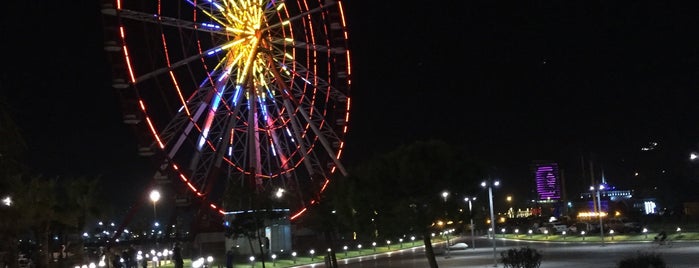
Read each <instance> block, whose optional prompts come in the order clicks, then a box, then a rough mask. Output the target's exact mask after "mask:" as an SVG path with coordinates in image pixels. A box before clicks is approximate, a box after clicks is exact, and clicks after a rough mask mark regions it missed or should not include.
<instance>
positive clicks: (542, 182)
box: [534, 163, 561, 201]
mask: <svg viewBox="0 0 699 268" xmlns="http://www.w3.org/2000/svg"><path fill="white" fill-rule="evenodd" d="M534 178H535V180H536V193H537V196H538V198H539V200H540V201H549V200H550V201H558V200H559V199H561V179H560V174H559V172H558V164H556V163H535V164H534Z"/></svg>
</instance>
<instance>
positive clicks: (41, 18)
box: [0, 0, 699, 198]
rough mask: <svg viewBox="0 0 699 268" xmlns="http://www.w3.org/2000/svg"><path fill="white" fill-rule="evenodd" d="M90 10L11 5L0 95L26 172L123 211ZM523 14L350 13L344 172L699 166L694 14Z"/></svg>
mask: <svg viewBox="0 0 699 268" xmlns="http://www.w3.org/2000/svg"><path fill="white" fill-rule="evenodd" d="M95 2H98V1H87V0H81V1H77V2H75V3H74V4H65V3H63V2H60V1H59V2H56V1H39V0H31V1H24V2H22V3H21V6H20V4H19V3H13V4H10V5H17V6H16V7H14V9H13V10H17V11H19V10H32V12H31V13H30V14H31V16H28V15H29V14H28V13H24V12H6V13H5V15H4V16H3V18H2V25H0V26H1V27H2V36H3V39H4V40H5V41H4V42H3V44H2V47H3V48H4V49H3V51H5V52H6V54H5V67H4V68H3V71H2V76H1V77H0V79H1V80H0V82H1V84H0V86H2V93H1V94H2V95H3V97H4V98H6V99H7V100H8V103H9V106H8V107H6V108H8V110H9V111H10V113H11V114H13V115H14V117H15V120H16V121H17V123H18V125H19V126H20V127H21V128H22V129H23V134H24V136H25V138H26V139H27V143H28V146H29V149H30V151H29V152H30V158H31V160H30V164H31V166H33V167H34V169H36V170H38V171H40V172H42V173H44V174H45V175H49V176H70V175H95V174H104V176H105V179H106V180H107V181H108V182H109V185H116V184H117V182H121V181H125V182H130V183H133V185H134V188H133V189H124V190H123V192H121V191H113V192H115V193H116V196H117V197H115V198H118V197H119V196H129V195H133V192H134V191H135V189H140V187H144V186H145V184H146V183H147V181H148V180H149V178H148V176H149V175H150V174H149V171H147V169H146V167H148V166H149V164H150V163H149V162H148V161H147V160H145V159H143V158H140V157H138V156H137V155H136V146H135V138H134V137H133V133H132V132H131V131H130V129H129V128H128V127H127V126H126V125H124V124H121V111H120V106H119V105H118V101H119V100H118V98H117V96H116V95H115V93H114V91H113V89H112V88H111V87H110V86H109V84H110V75H111V74H110V73H109V68H108V66H107V65H106V55H105V53H104V51H103V50H102V42H103V38H102V33H101V31H102V28H101V27H102V26H101V23H102V20H101V17H100V16H101V14H100V11H99V4H98V3H95ZM520 2H521V3H514V4H513V3H507V4H505V3H493V1H440V2H439V3H433V2H430V1H419V2H410V1H407V2H406V1H399V2H395V1H359V0H350V1H347V3H346V4H347V7H348V11H347V14H348V24H349V27H350V39H351V44H352V53H353V59H352V60H353V64H352V65H353V67H354V68H353V71H354V72H353V75H354V77H353V88H352V97H353V104H354V106H353V107H352V111H353V113H352V114H351V120H350V134H349V136H348V137H347V154H346V158H345V161H346V163H348V165H352V164H354V163H358V162H359V161H361V159H363V158H364V157H365V156H366V154H367V152H369V153H372V150H369V149H371V148H373V149H374V150H373V151H376V152H381V151H386V150H390V149H392V148H395V147H396V146H398V145H401V144H407V143H410V142H411V141H414V140H423V139H428V138H437V139H442V140H445V141H448V142H450V143H453V144H455V146H458V147H459V148H463V149H464V150H466V151H468V152H469V153H471V154H473V155H475V156H478V157H481V158H483V159H487V160H488V161H491V162H492V163H494V165H496V166H498V167H499V169H500V170H501V171H502V173H503V176H506V177H509V178H503V180H508V179H509V180H510V181H512V183H511V184H512V185H518V186H519V185H529V184H530V183H531V179H532V178H530V177H528V176H529V173H528V172H529V170H528V169H527V165H528V164H529V163H530V162H531V161H532V160H537V159H545V160H552V161H557V162H559V163H561V165H562V167H563V168H565V169H567V170H571V173H572V174H568V175H567V176H568V177H575V176H578V175H577V173H576V172H579V171H578V169H579V165H580V157H581V156H583V155H584V156H589V155H590V153H593V154H594V156H595V159H598V160H599V161H600V163H599V165H600V166H605V168H608V169H609V170H610V171H609V173H612V174H614V171H611V170H613V169H614V168H613V167H614V166H615V165H624V167H623V168H619V171H617V174H614V176H612V177H616V179H617V180H619V181H621V180H625V179H627V178H626V177H625V176H629V174H630V173H629V171H630V170H633V168H635V167H634V166H633V165H635V164H631V162H633V161H634V159H640V158H644V157H645V156H643V155H642V153H643V152H642V151H640V148H641V147H642V146H645V145H647V144H648V143H649V142H653V141H655V142H659V144H660V146H659V148H662V149H663V150H662V154H661V153H659V152H650V153H653V154H655V156H652V157H651V159H658V162H654V163H658V167H659V168H664V167H666V166H667V167H671V166H672V167H674V166H675V165H676V166H682V165H685V166H686V164H687V163H686V161H685V160H686V159H685V158H686V155H687V153H688V152H689V151H691V150H695V149H696V150H699V147H698V146H697V135H698V134H699V126H697V122H699V113H698V112H699V111H697V109H696V107H697V100H698V99H697V97H699V93H698V92H699V87H698V83H697V82H698V77H699V76H698V74H699V73H698V72H699V57H698V56H699V38H697V36H698V34H699V19H697V16H696V14H699V10H698V9H697V8H696V6H694V5H691V6H690V5H689V4H680V3H679V2H674V1H520ZM8 10H11V9H8ZM658 151H660V150H659V149H658ZM683 161H684V162H683ZM666 162H667V163H666ZM634 163H635V162H634ZM610 176H611V175H610ZM580 184H584V182H583V183H580Z"/></svg>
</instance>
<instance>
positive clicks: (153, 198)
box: [150, 190, 160, 222]
mask: <svg viewBox="0 0 699 268" xmlns="http://www.w3.org/2000/svg"><path fill="white" fill-rule="evenodd" d="M158 200H160V192H159V191H158V190H153V191H150V201H153V221H155V222H157V221H158V220H157V216H156V213H155V204H156V203H158Z"/></svg>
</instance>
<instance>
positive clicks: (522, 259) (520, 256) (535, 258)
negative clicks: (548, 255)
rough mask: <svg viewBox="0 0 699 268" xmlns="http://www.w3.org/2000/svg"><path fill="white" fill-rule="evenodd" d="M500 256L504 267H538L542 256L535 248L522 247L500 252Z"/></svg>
mask: <svg viewBox="0 0 699 268" xmlns="http://www.w3.org/2000/svg"><path fill="white" fill-rule="evenodd" d="M500 257H501V259H500V261H501V262H502V263H503V264H504V265H505V268H508V267H509V268H538V267H539V266H540V265H541V257H542V256H541V253H539V251H537V250H536V249H531V248H529V247H522V248H519V249H514V248H513V249H509V250H507V251H503V252H500Z"/></svg>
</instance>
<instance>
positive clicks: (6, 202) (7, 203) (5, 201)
mask: <svg viewBox="0 0 699 268" xmlns="http://www.w3.org/2000/svg"><path fill="white" fill-rule="evenodd" d="M2 204H3V205H5V206H8V207H9V206H11V205H12V198H11V197H9V196H7V197H5V198H3V199H2Z"/></svg>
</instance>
